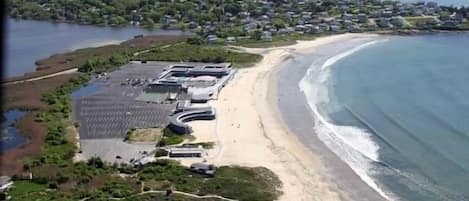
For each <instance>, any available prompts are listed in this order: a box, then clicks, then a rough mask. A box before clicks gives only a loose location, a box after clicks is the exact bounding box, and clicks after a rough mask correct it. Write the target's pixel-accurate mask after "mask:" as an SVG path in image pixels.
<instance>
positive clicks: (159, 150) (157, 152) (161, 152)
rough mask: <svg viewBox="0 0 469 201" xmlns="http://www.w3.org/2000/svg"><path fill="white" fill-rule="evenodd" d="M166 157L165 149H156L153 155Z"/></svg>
mask: <svg viewBox="0 0 469 201" xmlns="http://www.w3.org/2000/svg"><path fill="white" fill-rule="evenodd" d="M161 156H168V151H166V150H165V149H158V151H156V153H155V157H161Z"/></svg>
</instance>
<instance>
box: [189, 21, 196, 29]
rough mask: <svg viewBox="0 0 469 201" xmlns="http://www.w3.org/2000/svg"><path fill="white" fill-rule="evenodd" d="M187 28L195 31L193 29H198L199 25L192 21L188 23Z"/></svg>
mask: <svg viewBox="0 0 469 201" xmlns="http://www.w3.org/2000/svg"><path fill="white" fill-rule="evenodd" d="M188 27H189V29H195V28H197V27H199V24H197V22H194V21H192V22H189V26H188Z"/></svg>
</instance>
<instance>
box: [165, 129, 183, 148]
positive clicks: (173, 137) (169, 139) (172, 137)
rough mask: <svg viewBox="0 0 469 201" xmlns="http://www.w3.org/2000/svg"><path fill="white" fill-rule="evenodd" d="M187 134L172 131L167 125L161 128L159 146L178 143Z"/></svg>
mask: <svg viewBox="0 0 469 201" xmlns="http://www.w3.org/2000/svg"><path fill="white" fill-rule="evenodd" d="M185 138H187V136H184V135H179V134H177V133H175V132H173V131H172V130H171V129H169V128H168V127H166V128H164V129H163V137H162V138H161V140H160V142H159V143H158V145H159V146H161V147H164V146H168V145H176V144H180V143H182V142H183V141H184V139H185Z"/></svg>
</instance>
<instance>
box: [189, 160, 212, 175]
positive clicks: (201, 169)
mask: <svg viewBox="0 0 469 201" xmlns="http://www.w3.org/2000/svg"><path fill="white" fill-rule="evenodd" d="M190 169H191V170H192V171H194V172H198V173H201V174H205V175H209V176H213V175H214V174H215V166H214V165H211V164H206V163H192V165H191V166H190Z"/></svg>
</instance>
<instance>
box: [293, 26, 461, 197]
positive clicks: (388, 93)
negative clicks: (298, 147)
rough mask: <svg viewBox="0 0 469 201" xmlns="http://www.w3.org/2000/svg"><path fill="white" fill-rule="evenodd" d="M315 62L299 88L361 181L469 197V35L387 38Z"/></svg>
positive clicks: (416, 193) (412, 193)
mask: <svg viewBox="0 0 469 201" xmlns="http://www.w3.org/2000/svg"><path fill="white" fill-rule="evenodd" d="M312 67H314V68H315V69H318V68H319V69H320V72H319V73H308V74H307V75H306V76H305V78H304V79H303V80H302V81H301V82H300V87H301V88H302V89H303V90H304V92H305V94H306V97H307V99H308V102H309V105H310V106H311V108H312V111H313V113H314V114H315V116H316V119H317V121H318V122H316V123H317V124H316V128H315V129H316V131H317V133H318V137H319V138H320V139H321V141H323V142H324V143H325V144H326V145H327V146H328V147H329V148H331V149H332V150H333V151H334V152H335V153H336V154H337V155H339V157H340V158H341V159H342V160H344V161H345V162H346V163H347V164H348V165H350V166H351V168H352V169H353V170H354V171H355V172H356V173H357V174H358V175H359V176H360V177H361V179H362V180H364V181H365V182H366V183H367V184H368V185H370V186H371V187H372V188H373V189H375V190H376V191H378V192H379V193H380V194H381V195H382V196H383V197H385V198H388V199H390V200H412V201H420V200H422V201H424V200H425V201H426V200H469V188H468V187H467V185H466V184H469V87H468V86H469V85H468V81H469V34H436V35H426V36H410V37H398V36H396V37H388V38H385V39H379V40H376V41H373V42H367V43H363V44H361V45H357V46H355V47H353V48H350V49H348V50H347V51H343V52H341V53H339V54H336V55H335V56H333V57H331V58H329V59H328V60H327V61H325V62H322V63H320V64H319V63H313V64H312ZM312 69H313V68H312Z"/></svg>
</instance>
